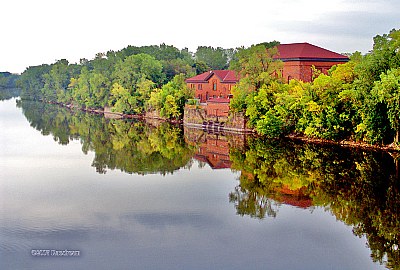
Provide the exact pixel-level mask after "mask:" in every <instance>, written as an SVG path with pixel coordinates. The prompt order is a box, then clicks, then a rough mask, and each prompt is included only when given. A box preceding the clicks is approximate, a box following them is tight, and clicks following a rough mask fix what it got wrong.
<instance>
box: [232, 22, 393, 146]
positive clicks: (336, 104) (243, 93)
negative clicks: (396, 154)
mask: <svg viewBox="0 0 400 270" xmlns="http://www.w3.org/2000/svg"><path fill="white" fill-rule="evenodd" d="M268 45H270V44H260V45H254V46H251V47H250V48H246V49H242V50H239V51H238V53H237V55H236V59H234V60H233V61H232V62H231V68H232V69H235V70H236V71H237V72H238V73H239V74H240V76H241V80H240V81H239V83H238V84H237V85H236V87H234V88H233V89H232V94H233V100H232V101H231V109H232V110H233V111H236V112H243V113H244V114H245V115H246V116H247V117H248V118H249V121H248V124H249V125H250V127H251V128H254V129H255V130H256V131H257V132H258V133H259V134H262V135H265V136H267V137H279V136H285V135H288V134H300V135H303V136H304V135H305V136H308V137H314V138H322V139H329V140H335V141H340V140H352V141H365V142H367V143H371V144H390V143H394V144H397V145H398V144H399V140H400V30H395V29H393V30H392V31H390V33H388V34H384V35H377V36H376V37H375V38H374V46H373V49H372V51H370V52H369V53H367V54H366V55H361V53H359V52H355V53H353V54H352V55H351V56H350V61H349V62H348V63H346V64H342V65H337V66H333V67H332V68H331V69H330V70H329V72H328V74H327V75H325V74H318V71H317V70H315V71H314V74H316V75H315V79H314V81H313V82H311V83H305V82H302V81H298V80H291V81H290V82H289V83H285V82H284V81H283V79H282V78H281V77H280V76H279V75H280V70H281V69H282V66H283V63H282V62H280V61H274V60H273V58H272V57H273V56H274V55H275V54H276V53H277V50H276V48H275V47H271V46H268Z"/></svg>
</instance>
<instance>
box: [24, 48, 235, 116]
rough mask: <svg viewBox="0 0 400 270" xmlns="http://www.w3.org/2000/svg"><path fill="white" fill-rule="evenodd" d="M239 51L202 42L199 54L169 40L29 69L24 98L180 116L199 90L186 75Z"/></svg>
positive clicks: (219, 65)
mask: <svg viewBox="0 0 400 270" xmlns="http://www.w3.org/2000/svg"><path fill="white" fill-rule="evenodd" d="M234 51H235V50H234V49H223V48H213V47H206V46H200V47H198V48H197V51H196V53H194V54H193V53H191V52H189V50H188V49H183V50H179V49H178V48H176V47H174V46H169V45H165V44H161V45H159V46H158V45H153V46H143V47H135V46H128V47H126V48H124V49H122V50H120V51H117V52H115V51H108V52H107V53H98V54H96V56H95V58H94V59H92V60H88V59H81V60H80V63H79V64H70V63H69V62H68V61H67V60H65V59H62V60H59V61H57V62H55V63H54V64H50V65H48V64H43V65H40V66H33V67H29V68H27V69H26V70H25V71H24V72H23V73H22V75H21V79H20V81H19V85H20V86H21V88H22V89H23V92H22V94H21V97H22V98H23V99H33V100H44V101H48V102H61V103H72V104H74V105H76V106H81V107H89V108H104V107H105V106H110V107H112V108H113V110H114V111H118V112H122V113H127V114H138V113H143V112H145V111H146V110H156V111H158V112H159V113H160V114H161V116H164V117H168V118H177V117H180V116H181V115H182V113H183V106H184V104H185V101H186V100H187V99H189V98H192V97H193V95H194V93H192V92H191V91H190V90H189V89H187V87H186V84H185V82H184V80H185V78H187V77H191V76H194V75H196V74H200V73H203V72H205V71H207V70H209V69H226V68H227V67H228V66H229V62H230V60H231V59H232V57H233V55H234Z"/></svg>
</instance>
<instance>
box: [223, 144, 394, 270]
mask: <svg viewBox="0 0 400 270" xmlns="http://www.w3.org/2000/svg"><path fill="white" fill-rule="evenodd" d="M230 157H231V161H232V168H234V169H236V170H241V172H242V173H241V175H240V179H239V181H240V184H239V185H238V186H237V187H236V189H235V191H234V192H232V193H231V194H230V201H231V202H232V203H234V204H235V207H236V209H237V213H238V214H240V215H249V216H251V217H255V218H260V219H262V218H264V217H265V216H266V215H267V216H270V217H275V216H276V215H277V209H278V207H277V205H279V204H280V203H284V204H290V205H293V206H296V207H303V208H304V207H311V206H315V207H317V206H320V207H324V208H325V209H326V210H327V211H330V212H331V213H332V214H333V215H334V216H336V218H337V219H338V220H340V221H342V222H344V223H345V224H347V225H350V226H352V227H353V233H354V234H355V235H356V236H360V237H361V236H364V235H365V236H366V237H367V240H368V245H369V247H370V249H371V257H372V259H373V261H374V262H379V263H383V264H385V265H386V266H387V267H388V268H391V269H398V267H399V266H400V251H399V240H400V211H399V210H400V209H399V208H400V182H399V177H398V172H399V166H398V158H399V156H398V155H396V154H392V155H390V154H388V153H383V152H365V151H356V150H354V149H346V148H338V147H327V146H321V145H309V144H306V145H303V144H296V143H294V142H292V141H265V140H262V139H254V138H249V141H248V144H247V148H246V150H245V151H242V150H237V149H231V151H230ZM396 159H397V160H396Z"/></svg>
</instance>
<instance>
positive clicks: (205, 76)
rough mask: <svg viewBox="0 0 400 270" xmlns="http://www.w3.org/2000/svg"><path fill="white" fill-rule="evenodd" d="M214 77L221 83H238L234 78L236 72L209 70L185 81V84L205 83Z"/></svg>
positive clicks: (235, 77) (236, 78)
mask: <svg viewBox="0 0 400 270" xmlns="http://www.w3.org/2000/svg"><path fill="white" fill-rule="evenodd" d="M214 74H215V75H216V76H217V77H218V78H219V80H220V81H221V82H222V83H236V82H238V81H239V79H238V77H237V76H236V72H235V71H233V70H210V71H207V72H204V73H202V74H199V75H197V76H194V77H192V78H189V79H186V82H187V83H207V82H208V80H209V79H210V78H211V77H212V76H213V75H214Z"/></svg>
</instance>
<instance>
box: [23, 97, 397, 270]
mask: <svg viewBox="0 0 400 270" xmlns="http://www.w3.org/2000/svg"><path fill="white" fill-rule="evenodd" d="M18 106H19V107H21V108H22V110H23V113H24V115H25V117H26V118H27V119H28V121H29V122H30V124H31V126H32V127H34V128H35V129H37V130H39V131H40V132H41V133H42V134H43V135H50V134H51V135H52V136H53V138H54V140H55V141H57V142H58V143H59V144H62V145H65V144H68V143H70V141H71V140H78V139H79V140H80V141H81V144H82V151H83V152H84V153H88V152H89V151H93V152H94V159H93V162H92V166H93V167H95V168H96V171H97V172H98V173H101V174H104V173H106V172H107V170H114V169H118V170H121V171H123V172H127V173H130V174H132V173H134V174H141V175H145V174H150V173H157V174H162V175H166V174H169V173H173V172H175V171H177V170H178V169H180V168H183V167H186V168H189V167H190V166H191V165H192V163H193V160H197V161H196V163H199V164H200V167H205V166H206V165H208V166H209V167H210V168H212V169H213V170H217V169H230V170H232V171H234V172H237V173H238V175H239V178H238V185H237V186H236V187H235V188H234V189H233V190H231V192H230V194H229V202H230V203H231V205H233V206H234V207H235V211H236V213H237V214H238V215H240V216H248V217H251V218H255V219H260V220H261V219H267V218H279V211H280V209H281V206H282V205H290V206H293V207H296V208H301V209H316V208H324V209H325V210H326V211H329V212H330V213H331V214H332V215H334V216H335V217H336V218H337V219H338V220H340V221H341V222H343V223H345V224H347V225H349V226H351V227H352V228H353V233H354V235H356V236H360V237H361V236H366V238H367V241H368V246H369V248H370V250H371V257H372V260H373V261H374V262H379V263H381V264H384V265H385V266H386V267H387V268H390V269H398V268H399V267H400V251H399V239H400V216H399V215H400V214H399V213H400V211H399V206H400V181H399V156H398V155H396V154H392V155H390V154H388V153H383V152H368V151H356V150H354V149H346V148H339V147H328V146H322V145H310V144H299V143H295V142H293V141H282V140H277V141H271V140H264V139H262V138H254V137H251V136H246V135H229V134H209V133H206V132H203V131H201V130H196V129H186V128H185V129H184V131H183V130H182V129H180V128H179V127H176V126H171V125H168V124H167V123H161V124H159V125H157V126H154V125H150V124H145V123H142V122H135V121H123V120H113V119H105V118H103V117H96V116H93V115H88V114H85V113H82V112H78V111H75V112H71V111H69V110H67V109H65V108H60V107H58V106H54V105H49V104H45V103H36V102H26V101H23V102H19V103H18ZM119 222H120V223H121V224H129V223H135V224H139V225H141V226H144V227H146V229H152V228H153V229H155V228H160V227H162V228H169V227H170V226H176V224H177V223H179V224H185V225H188V226H189V227H191V228H195V229H198V228H203V227H206V226H208V225H210V224H213V223H216V222H217V221H215V220H214V219H213V218H205V217H204V216H202V215H200V214H199V213H197V212H196V211H194V212H193V211H192V212H188V213H185V214H184V215H182V214H181V213H165V212H157V211H156V212H154V211H153V212H146V213H133V214H131V213H128V214H124V215H122V216H121V218H120V220H119ZM215 226H217V225H215ZM88 231H89V230H83V231H80V232H76V233H75V232H74V233H73V234H74V235H75V236H76V235H81V236H84V235H85V234H86V233H88ZM81 236H80V237H81Z"/></svg>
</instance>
